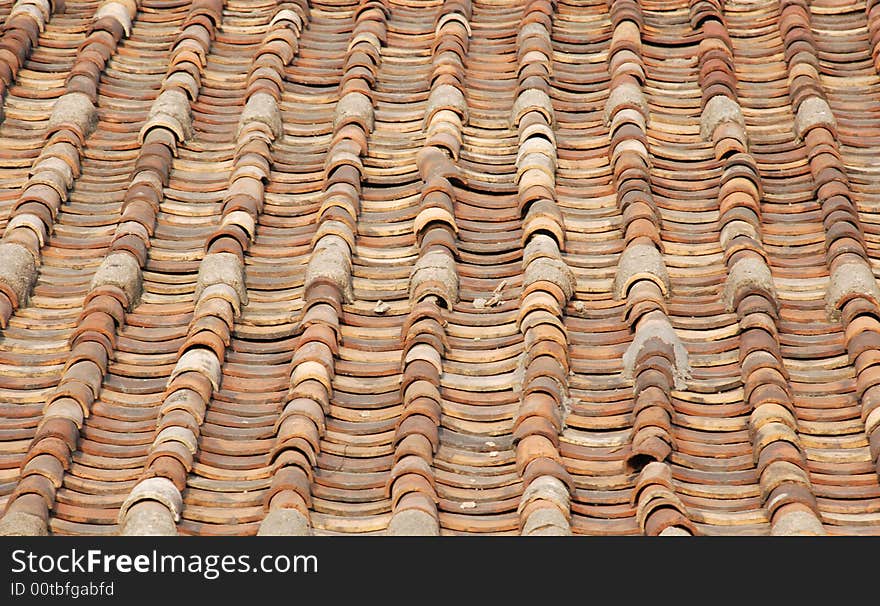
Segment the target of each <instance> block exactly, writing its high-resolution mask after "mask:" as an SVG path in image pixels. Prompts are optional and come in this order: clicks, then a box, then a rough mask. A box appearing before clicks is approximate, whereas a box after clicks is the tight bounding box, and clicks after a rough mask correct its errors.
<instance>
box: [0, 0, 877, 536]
mask: <svg viewBox="0 0 880 606" xmlns="http://www.w3.org/2000/svg"><path fill="white" fill-rule="evenodd" d="M0 18H2V19H3V20H4V26H3V28H2V31H0V98H2V113H0V227H2V228H3V232H2V233H3V235H2V242H0V509H2V512H3V513H2V518H0V533H3V534H58V535H114V534H125V535H143V534H150V535H173V534H199V535H257V534H261V535H279V534H280V535H305V534H314V535H332V534H348V533H358V534H390V535H412V534H416V535H459V534H521V535H570V534H601V535H635V534H647V535H673V536H674V535H770V534H774V535H787V534H798V535H835V534H836V535H841V534H878V533H880V517H878V514H877V510H878V505H880V478H878V471H880V470H878V458H880V370H878V369H880V288H878V284H877V278H876V272H877V270H876V268H875V266H876V265H877V262H878V258H880V256H878V255H880V247H878V242H880V238H878V234H880V230H878V229H877V228H876V226H877V225H878V224H880V218H878V217H880V212H878V208H880V206H878V202H880V199H878V191H880V189H878V184H877V183H876V173H877V171H876V166H875V164H876V160H875V156H876V149H877V146H878V145H880V139H878V137H877V136H876V134H875V132H876V130H877V129H876V122H877V120H878V119H880V112H878V109H877V108H878V106H877V103H876V102H875V99H876V97H877V95H878V94H880V68H878V67H877V66H878V65H880V59H878V57H880V50H878V49H880V4H878V3H876V2H874V1H872V0H869V1H861V2H859V1H846V2H843V1H840V0H812V1H810V2H807V1H806V0H761V1H745V0H742V1H739V0H726V1H722V0H669V1H667V0H663V1H661V0H607V1H606V0H578V1H569V0H503V1H497V0H495V1H489V2H484V1H478V0H330V1H326V2H325V1H321V0H295V1H290V2H278V1H276V0H192V1H186V0H80V1H76V0H65V1H64V2H61V1H56V2H52V1H49V0H16V1H15V2H11V1H8V0H7V1H6V2H0Z"/></svg>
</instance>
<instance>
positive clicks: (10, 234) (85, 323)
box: [2, 2, 139, 534]
mask: <svg viewBox="0 0 880 606" xmlns="http://www.w3.org/2000/svg"><path fill="white" fill-rule="evenodd" d="M136 12H137V6H136V5H134V4H131V5H123V4H120V3H116V2H108V3H106V4H105V5H102V8H101V9H99V11H98V12H96V14H95V17H94V18H93V22H92V25H91V27H90V33H89V35H88V36H87V37H86V39H85V41H84V42H83V43H82V45H81V46H80V48H79V52H78V53H77V61H76V62H75V63H74V65H73V68H72V69H71V71H70V73H69V74H68V78H67V83H66V92H65V94H64V95H62V96H61V97H60V98H59V99H58V101H56V102H55V104H54V106H53V108H52V113H51V115H50V116H49V122H48V127H47V131H46V137H47V140H46V143H45V145H44V148H43V151H42V153H41V154H40V156H39V158H38V159H37V161H36V162H35V163H34V165H33V166H32V168H31V173H30V174H31V176H30V179H29V180H28V182H27V183H26V184H25V186H24V187H23V189H22V193H21V195H20V197H19V199H18V202H17V204H16V205H15V207H13V212H12V216H11V219H10V220H9V222H8V223H7V227H6V232H5V233H4V247H5V248H4V251H5V252H4V253H2V254H4V255H8V256H9V257H10V262H9V263H8V264H5V265H4V267H6V268H8V270H11V272H13V275H14V280H13V279H11V277H7V278H5V280H6V281H5V284H6V285H7V286H12V287H13V289H14V290H13V292H12V295H13V298H11V301H12V303H13V305H11V306H10V311H11V309H12V308H14V307H17V306H19V305H21V304H23V303H25V302H26V301H27V298H28V296H29V294H30V289H31V287H32V285H33V283H34V282H35V280H36V273H37V262H38V261H39V258H40V250H41V248H42V246H43V244H44V241H45V239H46V238H47V237H48V233H49V231H50V230H51V228H52V227H53V219H54V217H55V216H56V215H57V213H58V211H59V210H60V206H61V204H62V202H64V201H65V200H66V199H67V197H68V192H69V189H70V188H71V186H72V185H73V183H74V179H76V178H77V177H79V176H80V174H81V171H82V164H81V154H82V149H83V147H84V146H85V144H86V140H87V138H88V137H89V135H91V134H92V132H93V131H94V130H95V127H96V126H97V123H98V116H97V109H96V107H95V97H94V94H95V93H94V91H95V89H96V86H97V79H98V77H99V76H100V69H101V67H103V64H104V63H106V61H107V60H108V59H109V58H110V56H111V55H112V53H113V52H114V51H115V49H116V44H117V43H118V42H119V40H120V39H121V38H122V36H123V35H125V34H126V33H130V20H131V18H132V17H133V16H134V14H135V13H136ZM98 64H100V65H98ZM129 258H130V257H129ZM114 261H115V259H113V258H111V257H106V258H105V260H104V262H102V264H101V267H100V268H99V269H98V271H97V272H96V274H95V276H94V278H93V280H92V285H91V288H90V291H89V295H87V297H86V299H85V300H84V309H83V312H82V313H81V315H80V317H79V319H78V321H77V326H76V328H75V329H74V331H73V332H72V333H71V336H70V338H69V342H70V347H71V351H70V354H69V356H68V357H67V361H66V363H65V364H64V369H63V371H62V375H61V378H60V381H59V382H58V384H57V386H56V387H55V388H54V390H53V391H52V393H51V394H50V395H48V397H47V398H46V401H45V405H44V408H43V415H42V419H41V421H40V424H39V426H38V427H37V430H36V434H35V435H34V438H33V440H32V441H31V444H30V445H29V447H28V451H27V454H26V456H25V457H24V459H23V460H22V462H21V475H20V477H19V480H18V482H17V484H16V486H15V489H14V490H13V492H12V495H11V496H10V498H9V503H8V505H7V510H6V513H5V514H4V518H3V524H4V525H8V526H10V527H14V526H16V525H18V524H24V525H27V526H28V527H32V528H33V529H37V528H39V530H38V531H37V532H38V534H45V533H46V523H47V519H48V512H49V510H51V509H52V508H53V507H54V504H55V495H56V491H57V489H59V488H60V487H61V484H62V478H63V475H64V472H65V470H66V469H67V468H68V467H69V465H70V461H71V455H72V453H73V452H74V451H75V450H76V449H77V441H78V434H79V429H80V428H81V427H82V423H83V420H84V419H85V417H87V416H88V415H89V412H90V409H91V405H92V403H93V402H94V401H95V398H96V397H97V395H98V393H99V391H100V389H101V383H102V379H103V375H104V372H105V371H106V367H107V363H108V361H109V358H110V357H111V356H112V354H113V338H114V337H115V323H116V322H121V321H123V319H124V314H125V307H127V306H129V305H131V304H133V303H134V302H135V301H136V299H137V297H138V294H139V293H138V292H137V290H138V285H136V284H133V283H132V281H131V280H130V279H129V278H130V276H127V275H125V272H126V270H128V269H130V263H129V264H127V265H124V264H116V263H114ZM6 275H7V276H8V275H9V274H6ZM13 285H14V286H13ZM6 293H7V294H9V291H8V290H7V291H6Z"/></svg>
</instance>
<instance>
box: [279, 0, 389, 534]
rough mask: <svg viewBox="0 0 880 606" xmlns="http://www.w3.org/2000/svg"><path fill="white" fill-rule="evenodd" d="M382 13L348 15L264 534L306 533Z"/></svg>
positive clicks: (370, 1)
mask: <svg viewBox="0 0 880 606" xmlns="http://www.w3.org/2000/svg"><path fill="white" fill-rule="evenodd" d="M387 17H388V7H387V6H386V5H384V4H383V3H381V2H378V1H376V0H366V1H364V2H361V3H360V4H359V5H358V6H357V9H356V11H355V14H354V28H353V30H352V33H351V40H350V42H349V45H348V49H347V51H346V53H345V65H344V67H343V73H342V78H341V81H340V84H339V101H338V102H337V104H336V109H335V113H334V116H333V135H332V139H331V142H330V148H329V151H328V154H327V157H326V160H325V162H324V179H323V183H322V192H323V193H324V199H323V203H322V205H321V209H320V211H319V213H318V218H317V221H318V227H317V231H316V233H315V235H314V236H313V238H312V244H313V250H312V253H311V255H310V256H309V261H308V266H307V268H306V274H305V278H304V306H303V310H302V320H301V324H300V325H301V327H302V328H303V333H302V335H301V336H300V339H299V342H298V345H297V348H296V351H295V353H294V356H293V363H292V367H291V374H290V384H289V391H288V396H287V403H286V405H285V408H284V411H283V412H282V414H281V417H280V418H279V421H278V423H277V424H276V425H277V435H276V438H275V445H274V446H273V449H272V458H273V461H274V464H273V472H272V483H271V486H270V489H269V492H268V493H267V495H266V507H267V508H268V510H269V515H267V517H266V518H265V519H264V521H263V523H262V524H261V532H263V533H264V534H265V533H268V534H285V535H298V534H309V533H310V526H311V524H312V522H311V520H310V519H309V508H310V505H311V493H312V491H311V489H310V484H311V482H312V479H313V477H314V468H315V466H316V465H317V457H318V453H319V452H321V437H322V434H324V432H325V431H329V428H328V427H327V426H326V424H325V415H327V414H328V413H329V412H330V399H331V396H332V394H333V384H332V381H333V377H334V374H335V372H336V364H335V362H336V361H335V359H334V356H335V355H336V354H338V351H339V344H340V334H339V326H340V324H341V317H340V316H341V315H342V311H343V310H342V305H343V303H350V302H351V301H352V300H353V299H354V293H353V291H352V278H351V276H352V258H351V257H352V253H353V250H354V248H355V234H356V233H357V229H358V225H357V223H358V209H359V206H360V189H361V182H362V171H363V163H362V156H363V155H364V154H365V153H366V152H367V141H368V138H369V135H370V133H371V132H372V130H373V127H374V123H375V110H374V106H373V104H374V99H373V88H372V87H373V82H374V80H375V78H376V71H377V69H378V67H379V65H380V63H381V61H380V53H381V47H382V44H383V40H384V39H385V36H386V19H387Z"/></svg>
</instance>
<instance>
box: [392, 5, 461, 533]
mask: <svg viewBox="0 0 880 606" xmlns="http://www.w3.org/2000/svg"><path fill="white" fill-rule="evenodd" d="M470 13H471V6H470V2H469V1H465V2H460V1H459V0H448V1H447V2H444V4H443V7H442V8H441V10H440V12H439V14H438V15H437V19H436V25H435V33H434V42H433V45H432V57H431V58H432V61H431V63H432V73H431V78H430V82H431V92H430V94H429V96H428V100H427V104H426V107H425V112H424V119H423V130H424V132H425V145H424V146H423V147H422V149H421V150H420V151H419V153H418V156H417V157H416V164H417V166H418V170H419V175H420V177H421V181H422V183H423V185H422V188H421V192H420V196H419V197H420V201H419V210H418V214H417V215H416V216H415V218H414V220H413V231H414V232H415V234H414V235H415V239H416V241H417V242H418V244H419V259H418V261H417V262H416V264H415V266H414V267H413V270H412V274H411V276H410V281H409V300H410V304H411V306H412V309H411V310H410V312H409V315H408V316H407V318H406V322H405V324H404V326H403V331H402V335H401V337H402V339H403V354H402V359H401V366H402V368H403V375H402V377H401V391H400V397H401V401H402V403H403V411H402V413H401V414H400V417H399V420H398V421H397V425H396V431H395V436H394V443H395V449H394V466H393V467H392V468H391V473H390V476H389V485H388V489H389V491H388V495H389V496H390V497H391V500H392V511H393V515H392V518H391V521H390V522H389V524H388V533H389V534H390V535H392V536H396V535H428V536H431V535H438V534H439V532H440V522H439V518H438V512H437V502H438V501H439V497H438V495H437V489H436V480H435V474H434V470H433V469H432V463H433V461H434V453H435V452H436V451H437V447H438V445H439V441H440V435H439V430H438V427H439V425H440V417H441V414H442V405H441V403H442V401H443V398H442V395H441V393H440V376H441V374H442V373H443V370H444V369H443V357H444V353H445V349H446V343H447V335H446V331H445V329H444V325H445V324H446V320H445V318H444V310H451V309H453V307H454V306H455V305H456V303H458V289H459V278H458V272H457V270H456V263H455V258H456V256H457V255H458V247H457V244H456V232H457V231H458V225H457V223H456V220H455V208H454V201H455V187H454V185H453V180H456V179H460V169H459V167H458V166H457V160H458V158H459V155H460V153H461V144H462V125H463V124H465V123H466V122H467V119H468V107H467V102H466V100H465V97H464V92H463V91H464V88H465V86H464V76H465V74H464V59H465V57H466V56H467V53H468V42H469V39H470V25H469V19H470Z"/></svg>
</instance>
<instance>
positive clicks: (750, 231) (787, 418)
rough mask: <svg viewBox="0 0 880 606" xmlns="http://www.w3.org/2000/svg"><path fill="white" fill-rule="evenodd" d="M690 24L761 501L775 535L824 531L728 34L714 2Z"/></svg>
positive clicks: (694, 13) (695, 8) (695, 10)
mask: <svg viewBox="0 0 880 606" xmlns="http://www.w3.org/2000/svg"><path fill="white" fill-rule="evenodd" d="M691 24H692V25H693V26H695V27H697V28H699V30H700V32H701V33H702V40H701V42H700V74H701V81H700V88H701V90H702V92H703V95H702V105H703V113H702V116H701V125H700V126H701V129H700V134H701V136H702V137H703V138H705V139H707V140H711V141H712V144H713V147H714V151H715V157H716V159H717V160H719V161H721V162H723V163H724V170H723V173H722V175H721V186H720V188H719V191H718V205H719V210H720V217H719V224H720V227H721V244H722V246H723V248H724V253H725V259H726V262H727V268H728V275H727V279H726V281H725V288H724V302H725V305H726V306H727V309H728V311H734V310H735V311H736V313H737V317H738V319H739V324H740V330H741V333H740V349H739V364H740V367H741V370H742V381H743V386H744V390H743V398H744V400H745V401H747V402H748V403H749V404H750V405H751V406H752V409H753V410H752V414H751V416H750V421H749V434H750V436H751V439H752V448H753V456H754V458H755V461H756V464H757V469H756V471H757V472H758V474H759V476H760V480H761V481H760V487H761V498H762V500H763V503H764V507H765V508H766V509H767V514H768V518H769V519H770V520H771V524H772V529H773V534H783V535H789V534H794V535H821V534H825V531H824V529H823V527H822V523H821V522H820V521H819V518H818V515H817V513H818V511H817V504H816V498H815V495H814V494H813V490H812V485H811V482H810V478H809V470H808V466H807V462H806V456H805V454H804V451H803V448H802V446H801V444H800V439H799V438H798V435H797V427H798V423H797V417H796V411H795V410H794V405H793V402H792V396H791V386H790V384H789V376H788V372H787V371H786V369H785V366H784V363H783V359H782V354H781V347H780V343H779V335H778V326H777V322H778V319H779V305H778V303H777V296H776V289H775V286H774V284H773V276H772V274H771V272H770V267H769V266H768V265H767V260H766V259H767V252H766V251H765V249H764V247H763V245H762V243H761V228H762V225H761V199H762V197H763V192H762V183H761V177H760V175H759V174H758V167H757V162H756V160H755V158H754V156H752V155H751V153H749V139H748V135H747V132H746V125H745V120H744V118H743V113H742V108H741V107H740V105H739V102H738V98H737V93H736V89H737V78H736V74H735V73H734V71H733V67H734V60H733V49H732V46H731V41H730V36H729V33H728V31H727V28H726V25H725V22H724V17H723V15H722V13H721V10H720V9H719V7H716V6H701V5H700V3H699V2H697V3H692V4H691ZM713 93H714V94H713Z"/></svg>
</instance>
